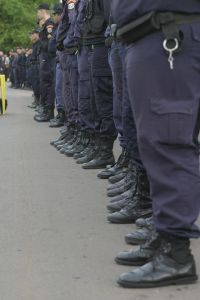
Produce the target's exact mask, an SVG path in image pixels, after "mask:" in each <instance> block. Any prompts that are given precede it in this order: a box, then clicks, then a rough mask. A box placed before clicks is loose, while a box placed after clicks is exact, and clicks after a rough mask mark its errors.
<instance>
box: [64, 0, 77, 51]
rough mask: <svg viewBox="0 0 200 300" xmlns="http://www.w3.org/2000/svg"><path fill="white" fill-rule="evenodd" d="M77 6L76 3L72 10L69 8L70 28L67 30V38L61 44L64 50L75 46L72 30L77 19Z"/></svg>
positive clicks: (75, 41)
mask: <svg viewBox="0 0 200 300" xmlns="http://www.w3.org/2000/svg"><path fill="white" fill-rule="evenodd" d="M78 6H79V2H77V3H76V5H75V6H74V8H71V9H70V8H69V21H70V28H69V30H68V33H67V36H66V38H65V40H64V42H63V44H64V47H65V48H70V47H75V46H77V40H76V38H75V37H74V29H75V25H76V22H77V18H78Z"/></svg>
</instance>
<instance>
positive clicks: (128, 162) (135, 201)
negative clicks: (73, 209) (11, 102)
mask: <svg viewBox="0 0 200 300" xmlns="http://www.w3.org/2000/svg"><path fill="white" fill-rule="evenodd" d="M197 12H198V13H197ZM199 13H200V2H199V1H198V0H191V1H190V3H188V1H186V0H185V1H181V4H180V3H179V1H176V2H174V1H172V0H167V1H164V2H163V1H161V0H159V1H153V0H148V1H147V0H137V1H133V2H130V1H129V0H124V1H120V0H113V1H111V0H110V1H108V0H105V1H104V0H68V1H66V2H65V1H64V3H63V6H60V5H55V7H54V11H53V15H54V20H52V19H51V17H50V13H49V6H48V5H47V4H41V5H40V6H39V7H38V17H39V22H40V25H41V31H40V33H39V34H38V33H37V31H34V32H33V33H32V41H33V54H32V58H33V60H32V62H33V65H34V72H33V73H34V78H35V80H34V81H35V84H33V90H34V95H35V101H34V103H33V105H32V106H31V107H32V108H34V107H37V111H38V113H37V114H36V115H35V116H34V119H35V121H37V122H49V121H50V127H59V126H61V125H63V124H64V126H63V128H62V129H61V131H60V132H61V135H60V137H59V138H58V139H57V140H55V141H51V144H52V145H53V146H55V147H56V148H57V149H58V150H59V151H60V152H61V153H63V154H65V155H66V156H69V157H74V159H76V162H77V163H78V164H82V168H84V169H103V170H102V171H100V172H99V173H98V177H99V178H102V179H109V183H110V185H109V187H108V192H107V193H108V196H109V197H111V200H110V203H109V204H108V210H109V211H110V214H109V216H108V220H109V221H110V222H112V223H118V224H119V223H120V224H123V223H136V225H137V226H138V227H139V229H138V230H137V231H135V232H133V233H130V234H127V236H126V237H125V239H126V242H127V243H129V244H133V245H139V248H138V249H137V250H135V249H133V250H131V251H128V252H127V251H124V252H120V253H119V254H118V255H117V257H116V259H115V261H116V262H117V263H119V264H123V265H133V266H141V267H139V268H137V269H134V270H133V271H132V272H129V273H124V274H122V275H121V276H120V278H119V280H118V283H119V284H120V285H122V286H124V287H134V288H137V287H157V286H163V285H169V284H185V283H192V282H195V281H196V280H197V275H196V270H195V262H194V259H193V256H192V254H191V250H190V241H189V239H190V238H196V237H199V229H198V228H197V226H196V225H195V224H194V223H195V221H196V219H197V217H198V215H199V199H198V197H199V195H200V188H199V187H200V179H199V161H198V156H199V150H198V143H197V135H198V133H199V122H198V121H199V98H200V93H199V71H200V68H199V55H200V54H199V53H200V52H199V46H200V43H199V41H200V25H199V23H200V17H199ZM122 41H123V43H122ZM185 70H187V73H185ZM38 74H39V76H38ZM39 87H40V88H39ZM55 99H56V102H55ZM55 104H56V108H57V111H58V115H57V116H56V118H54V108H55ZM117 136H119V142H120V145H121V148H122V153H121V155H120V157H119V159H118V160H117V162H115V161H114V156H113V143H114V141H115V140H116V138H117ZM104 168H105V169H104Z"/></svg>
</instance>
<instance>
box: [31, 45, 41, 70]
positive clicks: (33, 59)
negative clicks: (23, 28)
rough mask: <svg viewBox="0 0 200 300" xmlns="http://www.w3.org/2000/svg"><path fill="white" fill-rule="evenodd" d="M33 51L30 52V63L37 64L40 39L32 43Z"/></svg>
mask: <svg viewBox="0 0 200 300" xmlns="http://www.w3.org/2000/svg"><path fill="white" fill-rule="evenodd" d="M32 49H33V52H32V54H31V58H30V59H31V63H32V64H33V65H35V64H39V56H40V41H37V42H36V43H34V44H33V45H32Z"/></svg>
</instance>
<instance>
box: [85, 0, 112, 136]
mask: <svg viewBox="0 0 200 300" xmlns="http://www.w3.org/2000/svg"><path fill="white" fill-rule="evenodd" d="M91 4H92V5H93V6H91V7H90V5H91ZM91 11H93V12H92V13H91ZM90 14H91V15H92V16H90ZM106 27H107V23H106V19H105V16H104V3H103V0H96V1H88V5H87V9H86V18H85V22H84V23H83V46H84V48H86V49H88V54H87V55H88V61H89V67H90V78H91V82H90V87H91V100H92V107H93V112H94V115H95V131H96V133H97V134H100V136H102V137H103V136H104V137H112V138H113V139H115V138H116V129H115V125H114V121H113V88H112V73H111V69H110V66H109V63H108V48H107V47H106V46H105V31H106Z"/></svg>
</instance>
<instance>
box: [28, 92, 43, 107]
mask: <svg viewBox="0 0 200 300" xmlns="http://www.w3.org/2000/svg"><path fill="white" fill-rule="evenodd" d="M39 103H40V97H39V96H35V95H34V101H33V102H32V103H31V104H30V105H28V107H29V108H32V109H35V108H36V107H37V106H38V105H39Z"/></svg>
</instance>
